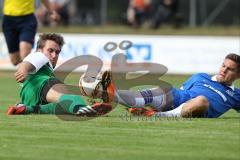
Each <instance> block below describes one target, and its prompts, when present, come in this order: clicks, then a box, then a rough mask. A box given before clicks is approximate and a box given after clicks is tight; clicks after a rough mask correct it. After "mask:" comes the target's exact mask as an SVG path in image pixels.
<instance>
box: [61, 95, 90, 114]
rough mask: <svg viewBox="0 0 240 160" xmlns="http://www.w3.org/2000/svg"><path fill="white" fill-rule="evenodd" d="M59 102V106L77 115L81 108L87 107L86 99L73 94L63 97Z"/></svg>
mask: <svg viewBox="0 0 240 160" xmlns="http://www.w3.org/2000/svg"><path fill="white" fill-rule="evenodd" d="M59 102H60V103H59V105H60V106H61V107H62V108H63V109H64V110H65V111H67V112H68V113H76V112H77V110H78V109H79V107H81V106H86V103H85V101H84V99H82V98H81V97H80V96H78V95H73V94H64V95H62V96H61V97H60V100H59Z"/></svg>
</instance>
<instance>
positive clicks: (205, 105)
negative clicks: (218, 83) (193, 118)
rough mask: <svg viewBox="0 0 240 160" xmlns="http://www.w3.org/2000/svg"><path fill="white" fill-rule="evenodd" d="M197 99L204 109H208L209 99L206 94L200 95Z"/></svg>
mask: <svg viewBox="0 0 240 160" xmlns="http://www.w3.org/2000/svg"><path fill="white" fill-rule="evenodd" d="M197 101H198V104H199V106H200V107H202V108H203V109H208V106H209V101H208V100H207V98H206V97H205V96H198V97H197Z"/></svg>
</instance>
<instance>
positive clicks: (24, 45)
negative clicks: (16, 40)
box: [18, 41, 32, 60]
mask: <svg viewBox="0 0 240 160" xmlns="http://www.w3.org/2000/svg"><path fill="white" fill-rule="evenodd" d="M31 50H32V44H31V43H29V42H26V41H21V42H20V44H19V54H18V55H20V58H21V60H23V59H24V58H25V57H26V56H27V55H28V54H29V53H30V52H31Z"/></svg>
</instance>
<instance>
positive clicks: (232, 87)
mask: <svg viewBox="0 0 240 160" xmlns="http://www.w3.org/2000/svg"><path fill="white" fill-rule="evenodd" d="M211 80H212V81H215V82H217V75H214V76H212V78H211ZM228 87H230V88H231V89H232V90H233V91H234V85H233V84H232V85H231V86H228Z"/></svg>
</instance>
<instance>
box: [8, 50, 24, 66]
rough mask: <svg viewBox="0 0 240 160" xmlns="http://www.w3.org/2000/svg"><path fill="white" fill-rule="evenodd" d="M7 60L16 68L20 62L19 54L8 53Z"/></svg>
mask: <svg viewBox="0 0 240 160" xmlns="http://www.w3.org/2000/svg"><path fill="white" fill-rule="evenodd" d="M9 58H10V61H11V63H12V64H13V65H14V66H16V65H18V64H19V63H21V62H22V59H21V57H20V55H19V52H12V53H9Z"/></svg>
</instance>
